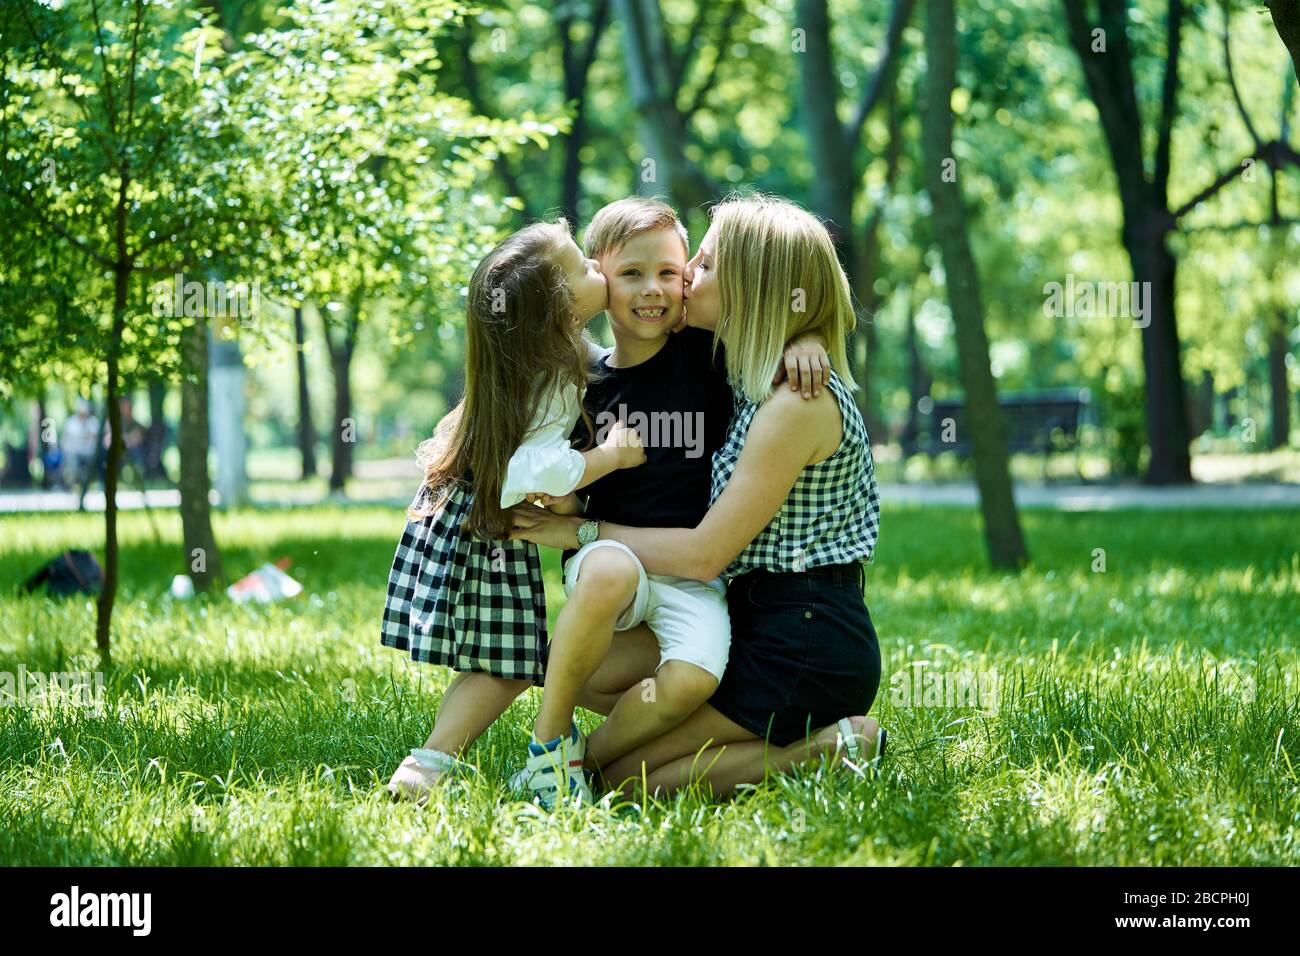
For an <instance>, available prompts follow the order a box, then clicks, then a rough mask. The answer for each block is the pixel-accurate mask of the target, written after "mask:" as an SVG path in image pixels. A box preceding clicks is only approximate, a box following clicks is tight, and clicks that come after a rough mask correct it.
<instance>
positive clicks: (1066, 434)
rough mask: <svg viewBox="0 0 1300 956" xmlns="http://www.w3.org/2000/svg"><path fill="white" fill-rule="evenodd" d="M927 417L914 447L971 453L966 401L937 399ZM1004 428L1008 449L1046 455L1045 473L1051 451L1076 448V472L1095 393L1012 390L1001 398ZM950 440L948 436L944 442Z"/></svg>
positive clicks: (961, 455)
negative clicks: (1081, 437) (1082, 431)
mask: <svg viewBox="0 0 1300 956" xmlns="http://www.w3.org/2000/svg"><path fill="white" fill-rule="evenodd" d="M932 401H933V407H932V408H931V410H930V414H929V416H928V421H927V422H926V423H925V426H924V430H923V432H922V434H921V435H920V436H918V439H919V440H918V442H917V446H916V450H917V451H919V452H921V453H922V454H926V455H931V456H934V455H938V454H940V453H942V452H953V453H955V454H956V455H957V457H959V458H962V459H966V458H970V457H971V453H972V449H971V433H970V429H969V428H967V427H966V421H965V416H966V403H965V401H963V400H962V399H933V400H932ZM998 404H999V405H1000V406H1001V408H1002V421H1003V423H1004V426H1005V428H1006V435H1007V451H1008V453H1016V452H1022V453H1029V454H1038V455H1042V456H1043V476H1044V477H1046V476H1047V457H1048V455H1050V454H1051V453H1052V452H1058V451H1073V452H1074V453H1075V462H1074V466H1075V470H1076V471H1077V472H1078V473H1079V477H1080V478H1082V477H1083V471H1082V468H1081V467H1080V463H1079V458H1078V452H1079V428H1080V426H1081V425H1082V424H1084V423H1085V420H1086V419H1087V418H1088V416H1089V413H1090V410H1091V405H1092V394H1091V393H1090V392H1089V391H1088V389H1086V388H1057V389H1043V390H1039V391H1032V392H1009V393H1006V394H1002V395H999V396H998ZM945 439H947V440H945Z"/></svg>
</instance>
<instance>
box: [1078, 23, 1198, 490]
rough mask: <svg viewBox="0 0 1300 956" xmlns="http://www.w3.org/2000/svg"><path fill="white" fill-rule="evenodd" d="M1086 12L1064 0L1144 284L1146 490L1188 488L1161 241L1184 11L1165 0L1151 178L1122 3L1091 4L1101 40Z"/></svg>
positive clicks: (1168, 224)
mask: <svg viewBox="0 0 1300 956" xmlns="http://www.w3.org/2000/svg"><path fill="white" fill-rule="evenodd" d="M1086 6H1087V5H1086V4H1085V3H1084V2H1083V0H1063V7H1064V11H1065V19H1066V25H1067V29H1068V34H1069V39H1070V44H1071V46H1072V47H1073V48H1074V51H1075V53H1076V54H1077V55H1078V57H1079V62H1080V65H1081V66H1082V67H1083V74H1084V79H1085V80H1086V82H1087V87H1088V93H1089V96H1090V97H1091V99H1092V101H1093V105H1094V106H1096V108H1097V113H1098V115H1099V117H1100V119H1101V125H1102V131H1103V133H1104V134H1105V137H1106V145H1107V148H1108V150H1109V152H1110V157H1111V166H1112V168H1113V169H1114V170H1115V178H1116V181H1117V184H1118V189H1119V199H1120V205H1121V208H1122V209H1123V211H1124V231H1123V236H1122V241H1123V243H1124V249H1125V251H1126V252H1127V253H1128V257H1129V263H1130V265H1131V268H1132V272H1133V281H1135V282H1138V283H1150V285H1148V286H1142V287H1141V288H1144V289H1149V290H1150V295H1149V298H1147V305H1148V310H1149V311H1148V313H1147V315H1146V316H1145V317H1143V319H1142V321H1143V322H1145V323H1146V324H1145V327H1144V328H1142V364H1143V368H1144V371H1145V373H1146V382H1145V388H1146V415H1147V420H1146V431H1147V444H1148V446H1150V449H1151V462H1150V464H1149V466H1148V468H1147V474H1146V480H1147V481H1148V482H1150V483H1152V484H1186V483H1190V482H1191V480H1192V463H1191V453H1190V451H1189V449H1188V443H1189V441H1190V438H1189V436H1188V422H1187V398H1186V395H1185V390H1184V384H1183V376H1182V365H1181V349H1180V346H1179V340H1178V325H1177V322H1176V320H1175V319H1176V317H1175V303H1174V277H1175V273H1176V266H1177V262H1176V260H1175V259H1174V256H1173V254H1172V253H1170V251H1169V248H1168V245H1167V243H1166V239H1167V237H1168V234H1169V232H1170V230H1172V229H1173V228H1174V226H1175V225H1176V223H1175V221H1174V218H1173V216H1172V215H1171V213H1170V210H1169V196H1168V184H1169V176H1170V168H1171V156H1172V145H1171V144H1172V139H1173V127H1174V123H1175V120H1176V119H1177V115H1178V88H1179V75H1178V63H1179V49H1180V37H1181V29H1182V22H1183V17H1184V13H1185V11H1184V8H1183V4H1182V2H1181V0H1169V7H1168V13H1167V16H1166V21H1165V42H1166V58H1165V71H1164V77H1163V84H1162V87H1161V100H1160V113H1159V118H1158V129H1157V130H1156V132H1157V141H1156V149H1155V158H1154V162H1153V163H1152V166H1153V172H1152V174H1151V176H1150V177H1148V174H1147V166H1146V162H1145V160H1144V158H1143V152H1142V142H1143V122H1142V112H1141V110H1140V108H1139V106H1138V93H1137V83H1136V80H1135V73H1134V65H1133V51H1132V48H1131V47H1130V45H1129V40H1128V34H1129V22H1128V7H1127V4H1126V3H1125V2H1124V0H1101V2H1100V3H1099V4H1098V5H1097V6H1098V16H1099V19H1098V21H1097V24H1098V28H1099V31H1100V32H1095V31H1094V28H1093V24H1092V23H1091V22H1089V20H1088V16H1087V12H1086ZM1101 43H1104V44H1105V48H1104V49H1102V48H1101V47H1100V44H1101Z"/></svg>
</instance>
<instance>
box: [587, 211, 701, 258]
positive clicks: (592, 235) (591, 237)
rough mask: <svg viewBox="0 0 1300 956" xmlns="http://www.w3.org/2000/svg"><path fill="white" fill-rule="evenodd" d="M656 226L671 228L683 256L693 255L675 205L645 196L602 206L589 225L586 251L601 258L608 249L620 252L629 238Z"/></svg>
mask: <svg viewBox="0 0 1300 956" xmlns="http://www.w3.org/2000/svg"><path fill="white" fill-rule="evenodd" d="M656 229H671V230H673V231H674V232H676V233H677V235H678V237H679V238H680V239H681V240H682V251H683V254H684V257H687V258H689V256H690V254H691V247H690V243H689V242H688V240H687V238H686V227H685V226H683V225H682V221H681V220H680V219H678V218H677V213H676V212H675V211H674V210H673V207H672V206H669V205H668V204H667V203H664V202H660V201H659V200H658V199H649V198H647V197H644V196H629V197H628V198H627V199H620V200H618V201H617V202H612V203H610V204H609V205H607V206H603V207H602V208H601V210H600V212H598V213H596V215H595V216H594V217H593V218H592V220H591V223H590V225H588V226H587V235H586V237H585V239H586V250H585V251H586V253H587V255H588V256H589V257H590V258H592V259H599V258H600V257H601V256H603V255H605V254H606V253H609V252H617V251H618V250H619V249H620V248H622V247H623V246H624V245H625V244H626V243H627V242H628V240H629V239H635V238H636V237H637V236H639V235H641V234H642V233H646V232H653V231H654V230H656Z"/></svg>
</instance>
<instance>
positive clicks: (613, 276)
mask: <svg viewBox="0 0 1300 956" xmlns="http://www.w3.org/2000/svg"><path fill="white" fill-rule="evenodd" d="M685 268H686V250H685V249H684V248H683V246H682V239H681V236H679V235H678V234H677V232H676V231H675V230H673V229H654V230H651V231H650V232H643V233H641V235H639V236H633V237H632V238H631V239H629V240H628V241H627V242H625V243H624V244H623V245H622V246H620V247H619V248H617V249H615V250H614V251H612V252H609V253H606V254H605V255H604V256H602V257H601V259H600V269H601V271H602V272H603V273H604V274H605V279H606V281H607V282H608V284H609V321H610V324H611V325H612V326H613V328H614V332H615V334H616V335H625V336H629V337H631V338H634V339H638V340H641V341H647V340H650V339H656V338H659V337H661V336H666V335H667V334H668V332H669V330H670V329H672V327H673V326H674V325H676V324H677V320H678V319H679V318H680V317H681V314H682V273H683V271H684V269H685Z"/></svg>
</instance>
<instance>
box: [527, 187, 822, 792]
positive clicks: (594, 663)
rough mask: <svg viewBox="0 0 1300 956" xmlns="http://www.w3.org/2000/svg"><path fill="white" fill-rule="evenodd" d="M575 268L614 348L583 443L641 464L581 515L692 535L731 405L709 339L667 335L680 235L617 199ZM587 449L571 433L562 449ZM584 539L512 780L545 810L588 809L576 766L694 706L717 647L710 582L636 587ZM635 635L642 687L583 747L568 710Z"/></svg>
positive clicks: (723, 623) (603, 483) (648, 209)
mask: <svg viewBox="0 0 1300 956" xmlns="http://www.w3.org/2000/svg"><path fill="white" fill-rule="evenodd" d="M586 254H587V255H588V256H589V257H591V258H593V259H596V260H597V261H598V262H599V263H600V268H601V272H603V273H604V275H605V279H606V282H607V284H608V287H609V308H608V313H607V314H608V316H609V322H610V327H611V329H612V331H613V334H614V342H615V345H614V348H613V350H612V351H610V352H608V353H607V354H605V355H604V356H602V357H601V358H600V359H599V361H598V362H597V363H596V368H595V369H594V373H593V377H592V382H591V383H590V384H589V386H588V388H587V393H586V396H585V397H584V404H586V406H587V410H588V412H589V413H590V415H591V417H592V420H593V422H594V424H595V426H596V429H597V435H596V436H595V437H596V439H597V440H599V439H600V438H601V437H602V436H603V434H604V433H605V432H606V431H608V429H609V428H610V427H612V426H613V425H614V423H615V422H616V421H622V422H624V423H625V424H627V425H629V426H632V427H635V428H636V429H637V430H638V432H640V433H641V435H640V437H641V443H642V446H643V447H644V449H645V454H646V461H645V463H644V464H642V465H641V466H640V467H638V468H634V469H626V470H624V471H621V472H615V473H612V474H610V475H608V476H606V477H605V478H602V479H600V480H599V481H597V482H594V483H593V484H591V485H590V486H589V487H588V488H587V489H586V491H587V493H588V495H589V497H588V498H587V501H586V508H585V513H586V514H589V515H592V516H594V517H596V518H599V519H601V520H608V521H614V522H617V523H619V524H627V525H633V526H637V527H684V528H691V527H695V526H696V525H698V524H699V522H700V520H701V519H702V518H703V517H704V514H705V512H706V511H707V510H708V503H709V481H710V468H711V465H712V458H713V453H714V452H715V451H717V450H718V449H719V448H720V447H721V446H722V443H723V441H724V439H725V437H726V434H727V428H728V426H729V424H730V422H731V413H732V407H733V402H734V399H733V395H732V391H731V388H730V386H729V385H728V384H727V375H726V365H725V361H724V358H723V355H722V353H721V351H720V350H719V351H718V352H717V354H716V356H715V353H714V345H713V334H712V333H711V332H709V331H706V330H703V329H695V328H687V329H684V330H682V331H680V332H677V333H672V332H671V330H672V329H673V327H674V326H676V325H677V324H678V321H679V320H680V319H681V316H682V294H683V272H684V270H685V265H686V260H687V258H688V257H689V250H688V248H687V238H686V230H685V228H684V227H683V226H682V224H681V222H680V221H679V220H678V219H677V215H676V213H674V212H673V210H672V209H671V208H670V207H668V206H667V205H665V204H664V203H662V202H659V201H658V200H653V199H644V198H640V197H634V198H629V199H622V200H619V201H618V202H615V203H611V204H610V205H608V206H605V207H604V208H603V209H601V210H600V212H598V213H597V214H596V216H595V218H594V219H593V220H592V222H591V225H590V226H589V227H588V229H587V235H586ZM813 347H817V348H819V347H820V346H816V345H814V346H813ZM792 348H794V346H792ZM587 437H588V436H587V433H586V430H585V428H584V426H583V424H582V423H581V422H579V424H578V428H577V429H576V430H575V432H574V435H573V438H574V439H575V441H581V442H585V441H586V439H587ZM595 529H596V522H595V521H591V522H588V523H587V524H586V525H584V526H583V528H582V531H580V532H579V541H580V543H582V542H586V543H583V544H582V547H581V548H580V549H579V550H578V551H576V552H572V553H568V552H566V554H565V559H566V563H565V566H564V590H565V593H566V594H567V595H568V602H567V603H566V604H565V606H564V608H563V610H561V612H560V614H559V617H558V619H557V621H556V626H555V631H554V635H553V637H552V640H551V644H550V648H549V652H548V659H547V666H546V681H545V687H544V692H543V695H542V706H541V711H540V713H539V714H538V717H537V722H536V724H535V726H534V730H533V738H532V742H531V743H530V744H529V745H528V755H527V764H526V766H525V769H524V770H523V771H522V772H521V773H520V774H518V775H517V776H516V784H517V785H519V786H526V787H527V788H528V789H529V790H530V791H531V793H532V794H533V795H534V796H536V797H537V798H538V800H539V801H540V802H541V803H542V804H543V805H544V806H546V807H552V806H554V804H555V802H556V800H557V799H558V798H559V796H560V795H561V794H562V793H566V792H567V793H569V794H572V795H574V796H576V797H577V798H578V799H581V800H590V799H591V790H590V787H589V785H588V783H587V780H586V776H585V774H584V771H583V767H584V765H586V766H587V767H590V768H592V769H599V767H600V766H601V765H608V764H609V763H611V762H612V761H613V760H615V759H617V758H618V757H620V756H622V755H624V754H626V753H629V752H630V751H631V750H633V749H634V748H636V747H638V746H640V745H641V744H643V743H645V742H647V741H650V740H653V739H655V738H656V737H658V736H660V735H662V734H663V733H665V732H667V731H668V730H670V729H672V728H673V727H675V726H676V725H677V724H679V723H680V722H681V721H682V720H684V719H685V718H686V717H688V716H689V715H690V714H691V713H693V712H694V711H695V710H696V709H697V708H698V707H699V706H700V705H701V704H702V703H704V702H705V701H706V700H708V698H709V697H710V696H711V695H712V694H713V691H714V689H715V688H716V687H717V686H718V682H719V680H721V678H722V673H723V670H724V669H725V667H726V664H727V652H728V649H729V647H730V643H731V626H730V621H729V618H728V615H727V602H726V588H725V586H724V585H723V583H722V580H721V579H720V578H715V579H714V580H713V581H708V582H700V581H693V580H689V579H686V578H678V577H671V576H667V575H657V574H647V573H646V571H645V569H644V568H643V567H642V566H641V562H640V561H639V560H638V559H637V557H636V555H634V554H633V553H632V551H630V550H629V549H628V548H627V547H626V546H624V545H622V544H620V543H618V542H614V541H598V540H595ZM582 532H587V534H585V535H584V534H583V533H582ZM642 623H645V624H647V625H648V626H649V627H650V629H651V630H652V631H653V632H654V635H655V637H656V639H657V641H658V645H659V664H658V668H657V670H656V671H655V676H654V678H653V679H652V680H651V681H645V682H643V683H641V684H636V685H634V686H632V687H631V688H630V689H628V690H627V691H626V692H625V693H623V694H622V695H621V696H619V695H608V697H609V699H608V700H607V701H605V702H604V706H602V707H601V709H602V710H604V709H607V708H609V707H611V706H612V709H610V711H609V719H608V720H606V721H605V723H604V724H602V725H601V726H600V728H599V729H597V730H596V731H595V732H593V734H592V735H591V738H590V740H589V741H588V740H587V739H586V738H585V737H584V735H583V734H582V732H581V731H580V730H578V728H577V725H576V724H575V723H574V722H573V711H574V707H575V706H576V705H577V704H578V702H579V697H580V695H581V694H582V693H583V689H584V687H586V685H587V684H588V681H589V680H590V679H591V678H592V676H593V675H594V674H595V673H596V671H597V669H598V668H599V667H600V666H601V664H602V662H603V661H605V659H606V656H607V655H608V653H609V651H610V648H611V645H612V643H613V638H614V633H615V632H616V631H626V630H629V629H630V628H633V627H636V626H637V625H639V624H642ZM625 640H626V639H625Z"/></svg>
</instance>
